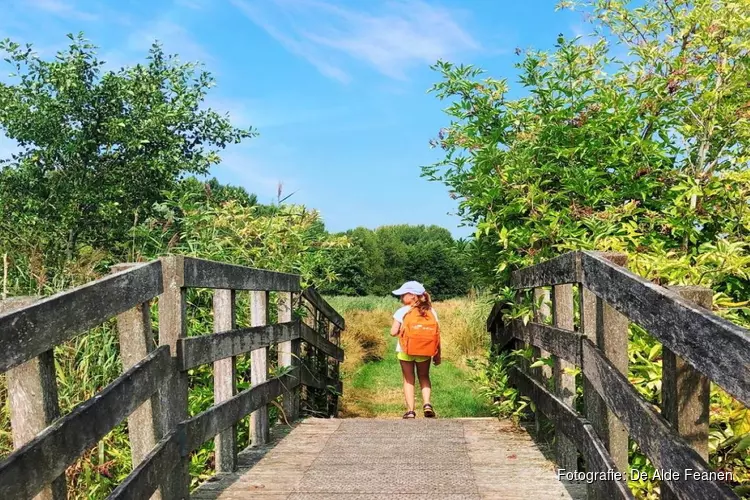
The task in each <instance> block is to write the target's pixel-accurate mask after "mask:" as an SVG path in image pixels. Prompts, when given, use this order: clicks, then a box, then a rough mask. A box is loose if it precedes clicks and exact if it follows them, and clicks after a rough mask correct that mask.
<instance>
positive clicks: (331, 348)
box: [299, 323, 344, 361]
mask: <svg viewBox="0 0 750 500" xmlns="http://www.w3.org/2000/svg"><path fill="white" fill-rule="evenodd" d="M299 337H300V338H301V339H302V340H304V341H305V342H307V343H308V344H310V345H311V346H313V347H314V348H316V349H318V350H319V351H321V352H324V353H325V354H327V355H329V356H331V357H332V358H335V359H336V360H338V361H344V350H343V349H342V348H340V347H339V346H337V345H336V344H334V343H333V342H331V341H329V340H328V339H326V338H324V337H323V336H321V335H320V334H319V333H318V332H316V331H315V330H314V329H312V328H311V327H310V326H308V325H306V324H305V323H300V335H299Z"/></svg>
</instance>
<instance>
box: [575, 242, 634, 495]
mask: <svg viewBox="0 0 750 500" xmlns="http://www.w3.org/2000/svg"><path fill="white" fill-rule="evenodd" d="M602 256H603V257H605V258H606V259H607V260H609V261H610V262H613V263H614V264H617V265H619V266H623V267H624V266H625V265H627V256H626V255H624V254H615V253H607V254H603V255H602ZM580 294H581V331H582V333H583V334H584V335H585V336H586V337H588V338H589V339H590V340H591V341H592V342H593V343H594V344H595V345H597V346H598V347H599V349H601V350H602V352H604V354H605V355H606V356H607V359H609V361H610V362H611V363H612V365H613V366H614V367H615V368H617V370H618V371H619V372H620V373H622V374H625V375H627V373H628V324H629V321H628V318H627V317H626V316H623V315H622V314H620V313H619V312H617V310H615V309H614V308H613V307H612V306H611V305H609V304H608V303H606V302H604V301H603V300H602V299H601V298H599V297H597V296H596V295H594V293H592V292H591V291H590V290H588V289H587V288H585V287H583V286H581V287H580ZM583 398H584V400H583V401H584V403H583V404H584V408H585V414H586V417H587V418H588V419H589V420H590V421H591V424H592V426H593V427H594V429H595V430H596V432H597V433H598V434H599V436H600V437H601V438H602V441H603V442H604V443H605V445H606V446H607V450H608V451H609V453H610V455H611V456H612V459H613V461H614V463H615V465H616V466H617V468H618V470H619V471H620V472H627V471H628V446H629V444H628V432H627V430H626V429H625V427H624V426H623V425H622V423H621V422H620V421H619V420H618V419H617V417H616V416H615V415H614V413H612V411H611V410H610V409H609V408H608V407H607V405H606V403H605V402H604V400H602V398H601V396H599V394H598V393H597V391H596V390H595V389H594V387H593V386H592V385H591V383H590V382H589V381H588V380H587V379H586V378H585V377H584V380H583ZM589 498H602V492H600V491H598V488H597V485H596V483H591V484H590V486H589Z"/></svg>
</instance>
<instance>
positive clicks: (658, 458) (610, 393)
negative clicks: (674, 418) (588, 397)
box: [582, 339, 737, 499]
mask: <svg viewBox="0 0 750 500" xmlns="http://www.w3.org/2000/svg"><path fill="white" fill-rule="evenodd" d="M582 352H583V374H584V376H585V377H586V378H587V379H588V380H589V382H590V383H591V385H592V386H593V387H594V389H596V391H597V392H598V393H599V395H600V396H601V397H602V399H603V400H604V401H605V402H606V403H607V406H608V407H609V408H611V410H612V411H613V412H614V413H615V415H617V417H618V418H619V420H620V421H621V422H622V424H623V425H624V426H625V428H626V429H627V430H628V432H629V433H630V436H631V437H632V438H633V439H634V440H635V442H636V443H638V445H639V446H640V448H641V451H643V453H644V454H645V455H646V456H647V457H648V458H649V459H650V460H651V461H652V463H653V464H654V467H656V468H657V469H663V470H670V471H679V472H683V471H685V470H687V469H691V470H692V471H694V472H699V473H702V472H709V471H710V469H709V467H708V465H707V464H706V462H705V461H704V460H703V459H702V458H701V456H700V455H699V454H698V453H697V452H696V451H695V450H693V449H692V448H691V447H690V445H689V444H688V443H687V442H685V440H684V439H682V437H680V436H679V435H678V434H677V433H676V432H675V431H674V430H673V429H672V428H671V427H670V426H669V424H668V423H667V422H666V421H665V420H664V419H663V418H662V417H661V416H660V415H659V414H658V413H656V411H654V409H653V408H652V407H651V406H650V405H649V404H648V403H647V402H646V401H644V400H643V399H642V398H641V397H640V395H639V394H638V393H637V391H636V389H635V388H634V387H633V386H632V385H631V384H630V382H629V381H628V379H627V378H626V377H625V376H624V375H623V374H622V373H620V371H619V370H618V369H617V368H615V367H614V366H613V365H612V364H611V363H610V362H609V360H607V358H606V357H605V356H604V354H603V353H602V352H601V351H600V350H599V349H598V348H597V347H596V346H595V345H594V344H593V343H592V342H591V341H590V340H588V339H586V340H584V341H583V349H582ZM666 483H667V484H668V486H669V488H670V489H671V490H672V491H673V492H674V493H675V496H676V497H677V498H680V499H696V498H706V499H709V498H710V499H719V498H727V499H729V498H737V496H736V495H735V494H734V493H733V492H732V490H731V488H729V486H728V485H726V484H724V483H721V482H718V481H696V480H693V479H687V478H684V477H682V478H681V479H680V480H678V481H674V480H671V481H666Z"/></svg>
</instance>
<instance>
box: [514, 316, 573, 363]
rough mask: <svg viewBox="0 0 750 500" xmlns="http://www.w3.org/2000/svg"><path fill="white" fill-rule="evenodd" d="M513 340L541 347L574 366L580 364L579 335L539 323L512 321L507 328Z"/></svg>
mask: <svg viewBox="0 0 750 500" xmlns="http://www.w3.org/2000/svg"><path fill="white" fill-rule="evenodd" d="M508 330H509V331H510V335H511V336H512V337H513V338H516V339H518V340H521V341H523V342H524V343H526V344H531V345H534V346H537V347H541V348H543V349H544V350H546V351H549V352H550V353H551V354H554V355H555V356H558V357H560V358H562V359H564V360H566V361H568V362H570V363H573V364H575V365H580V364H581V334H579V333H576V332H573V331H570V330H565V329H562V328H557V327H555V326H550V325H542V324H539V323H534V322H530V323H526V324H525V325H524V324H523V321H522V320H520V319H516V320H513V321H512V322H511V324H510V326H509V328H508Z"/></svg>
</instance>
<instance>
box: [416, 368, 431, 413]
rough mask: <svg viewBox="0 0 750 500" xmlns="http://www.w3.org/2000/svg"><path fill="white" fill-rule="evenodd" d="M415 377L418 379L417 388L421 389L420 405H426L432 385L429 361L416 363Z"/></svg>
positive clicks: (428, 401)
mask: <svg viewBox="0 0 750 500" xmlns="http://www.w3.org/2000/svg"><path fill="white" fill-rule="evenodd" d="M416 365H417V376H418V377H419V387H421V388H422V403H424V404H426V405H428V404H431V403H430V396H431V395H432V384H431V383H430V360H429V359H428V360H427V361H423V362H422V363H416Z"/></svg>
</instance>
